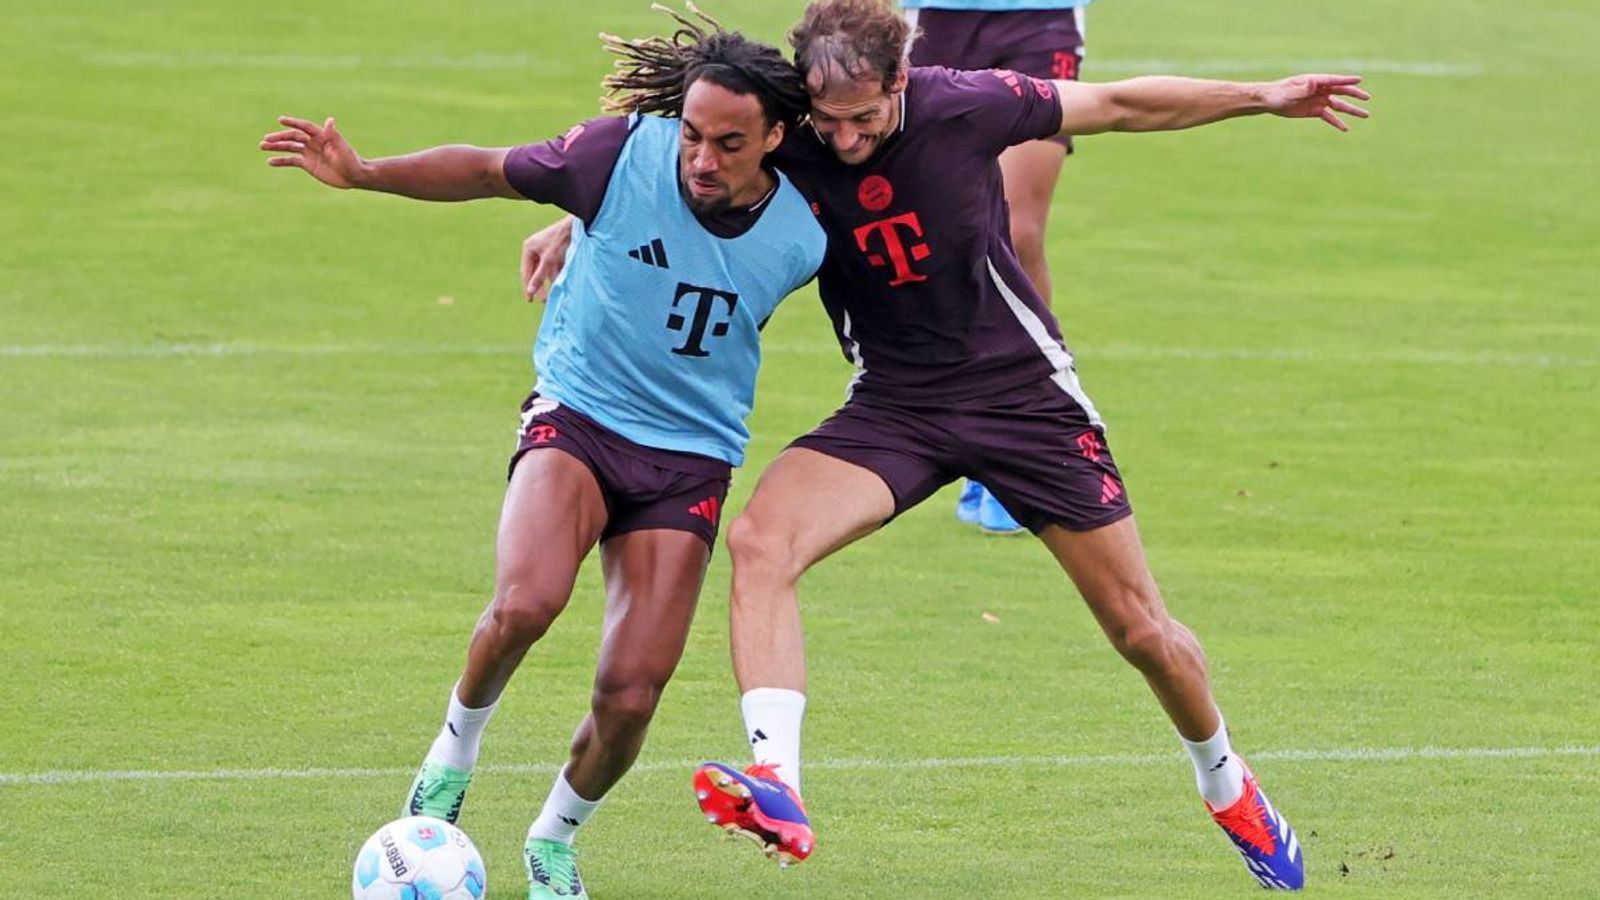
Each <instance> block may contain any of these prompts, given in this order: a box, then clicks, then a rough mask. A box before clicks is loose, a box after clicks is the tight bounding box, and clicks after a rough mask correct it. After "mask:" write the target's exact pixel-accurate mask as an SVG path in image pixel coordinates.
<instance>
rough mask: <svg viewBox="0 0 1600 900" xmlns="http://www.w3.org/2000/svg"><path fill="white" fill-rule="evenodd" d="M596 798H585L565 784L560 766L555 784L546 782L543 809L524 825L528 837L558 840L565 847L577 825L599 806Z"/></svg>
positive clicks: (575, 832) (564, 773) (574, 834)
mask: <svg viewBox="0 0 1600 900" xmlns="http://www.w3.org/2000/svg"><path fill="white" fill-rule="evenodd" d="M604 799H605V798H604V797H601V798H600V800H604ZM600 800H585V799H583V798H582V797H579V796H578V792H577V791H574V790H573V789H572V785H570V784H568V783H567V770H566V769H562V770H561V771H560V773H558V774H557V775H556V780H555V783H554V784H552V785H550V796H549V797H546V798H545V801H544V808H543V809H541V810H539V818H537V819H534V820H533V824H532V825H530V826H528V837H530V838H537V839H539V840H543V841H560V842H561V843H563V844H566V845H567V846H569V847H570V846H572V840H573V838H574V837H576V836H577V834H578V826H579V825H582V824H583V823H585V822H587V821H589V817H590V816H592V815H594V811H595V808H596V807H598V806H599V805H600Z"/></svg>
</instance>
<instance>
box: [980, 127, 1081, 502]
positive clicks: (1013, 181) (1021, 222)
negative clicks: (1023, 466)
mask: <svg viewBox="0 0 1600 900" xmlns="http://www.w3.org/2000/svg"><path fill="white" fill-rule="evenodd" d="M1066 158H1067V148H1066V147H1065V146H1063V145H1061V144H1058V143H1055V142H1054V141H1029V142H1028V143H1026V144H1018V145H1017V146H1015V147H1011V148H1010V149H1008V150H1006V151H1005V152H1004V153H1002V154H1000V172H1001V174H1002V176H1003V177H1004V179H1005V190H1006V204H1007V205H1008V206H1009V207H1010V208H1011V244H1012V246H1013V247H1015V248H1016V251H1017V260H1018V261H1019V262H1021V263H1022V270H1023V271H1024V272H1026V273H1027V275H1028V280H1029V281H1031V282H1033V287H1034V289H1035V290H1037V291H1038V292H1039V296H1040V297H1042V298H1043V299H1044V302H1045V304H1046V305H1049V304H1050V263H1049V260H1048V259H1047V258H1046V257H1045V252H1044V237H1045V226H1046V224H1048V222H1049V219H1050V202H1051V200H1052V198H1053V197H1054V196H1055V190H1056V182H1057V180H1058V179H1059V178H1060V177H1061V164H1062V161H1063V160H1065V159H1066ZM956 518H958V519H960V520H961V521H963V522H970V523H975V524H977V525H978V527H980V528H981V529H983V531H984V532H985V533H987V534H1020V533H1021V532H1022V531H1023V528H1022V525H1021V524H1020V523H1018V522H1017V520H1016V519H1015V518H1013V517H1012V515H1011V513H1010V512H1009V511H1007V510H1006V508H1005V506H1004V505H1003V504H1001V502H1000V501H999V500H997V499H996V498H995V497H994V495H993V494H991V493H989V491H988V490H987V489H986V488H985V487H984V486H983V485H982V484H980V483H979V482H977V481H971V480H969V481H968V482H967V485H966V488H965V489H963V490H962V492H961V497H960V499H958V500H957V501H956Z"/></svg>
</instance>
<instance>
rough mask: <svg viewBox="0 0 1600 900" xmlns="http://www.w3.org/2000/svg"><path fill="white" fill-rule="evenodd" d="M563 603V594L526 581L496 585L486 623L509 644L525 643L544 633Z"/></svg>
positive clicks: (531, 642)
mask: <svg viewBox="0 0 1600 900" xmlns="http://www.w3.org/2000/svg"><path fill="white" fill-rule="evenodd" d="M564 605H565V599H564V598H557V597H554V596H551V595H550V594H549V592H547V591H542V590H539V589H537V588H535V587H533V586H532V585H530V584H528V583H526V582H516V581H513V582H509V583H506V584H502V585H498V586H497V587H496V588H495V595H494V603H493V604H492V605H491V606H490V609H489V621H490V626H491V627H493V628H494V629H495V630H496V631H498V632H499V633H500V634H501V635H502V636H503V637H505V638H507V639H509V640H510V641H511V643H512V644H515V645H520V646H528V645H530V644H533V643H534V642H535V641H537V640H539V639H540V638H542V637H544V634H545V632H546V631H549V630H550V624H551V623H552V622H554V621H555V620H556V616H557V615H559V614H560V613H561V609H562V607H563V606H564Z"/></svg>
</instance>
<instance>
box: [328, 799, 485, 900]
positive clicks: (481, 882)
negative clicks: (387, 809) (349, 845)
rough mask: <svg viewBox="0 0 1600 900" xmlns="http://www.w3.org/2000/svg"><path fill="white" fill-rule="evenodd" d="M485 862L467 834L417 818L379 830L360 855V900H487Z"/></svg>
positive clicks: (353, 883) (355, 890)
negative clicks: (484, 898) (485, 898)
mask: <svg viewBox="0 0 1600 900" xmlns="http://www.w3.org/2000/svg"><path fill="white" fill-rule="evenodd" d="M488 887H489V882H488V877H487V875H486V874H485V872H484V870H483V857H481V856H479V855H478V848H477V847H474V846H472V839H471V838H469V837H467V835H466V832H464V831H462V830H461V829H459V828H457V827H455V826H454V825H451V824H450V823H449V822H446V821H444V820H443V819H434V818H430V817H428V816H411V817H409V818H405V819H396V820H394V821H393V822H390V823H389V824H387V825H385V826H383V827H382V828H379V829H378V830H377V831H376V832H374V833H373V835H372V837H369V838H367V842H366V843H365V844H362V845H361V852H360V853H357V854H356V870H355V874H354V875H352V876H351V879H350V891H351V893H352V894H353V895H354V896H355V900H481V898H482V897H483V895H484V893H485V891H487V890H488Z"/></svg>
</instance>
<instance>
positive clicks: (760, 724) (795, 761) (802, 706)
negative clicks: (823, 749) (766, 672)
mask: <svg viewBox="0 0 1600 900" xmlns="http://www.w3.org/2000/svg"><path fill="white" fill-rule="evenodd" d="M739 709H740V711H742V712H743V713H744V732H745V736H746V737H748V738H749V739H750V753H751V755H752V756H754V757H755V760H756V762H758V763H765V764H768V765H772V766H776V767H777V770H778V777H779V778H781V779H783V783H784V784H787V785H789V786H790V787H792V788H794V789H795V791H796V792H797V793H798V792H799V790H800V720H801V719H803V718H804V717H805V714H806V695H805V694H802V693H800V692H799V691H791V690H786V689H784V688H756V689H755V690H752V691H746V692H745V694H744V696H743V697H740V698H739Z"/></svg>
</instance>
